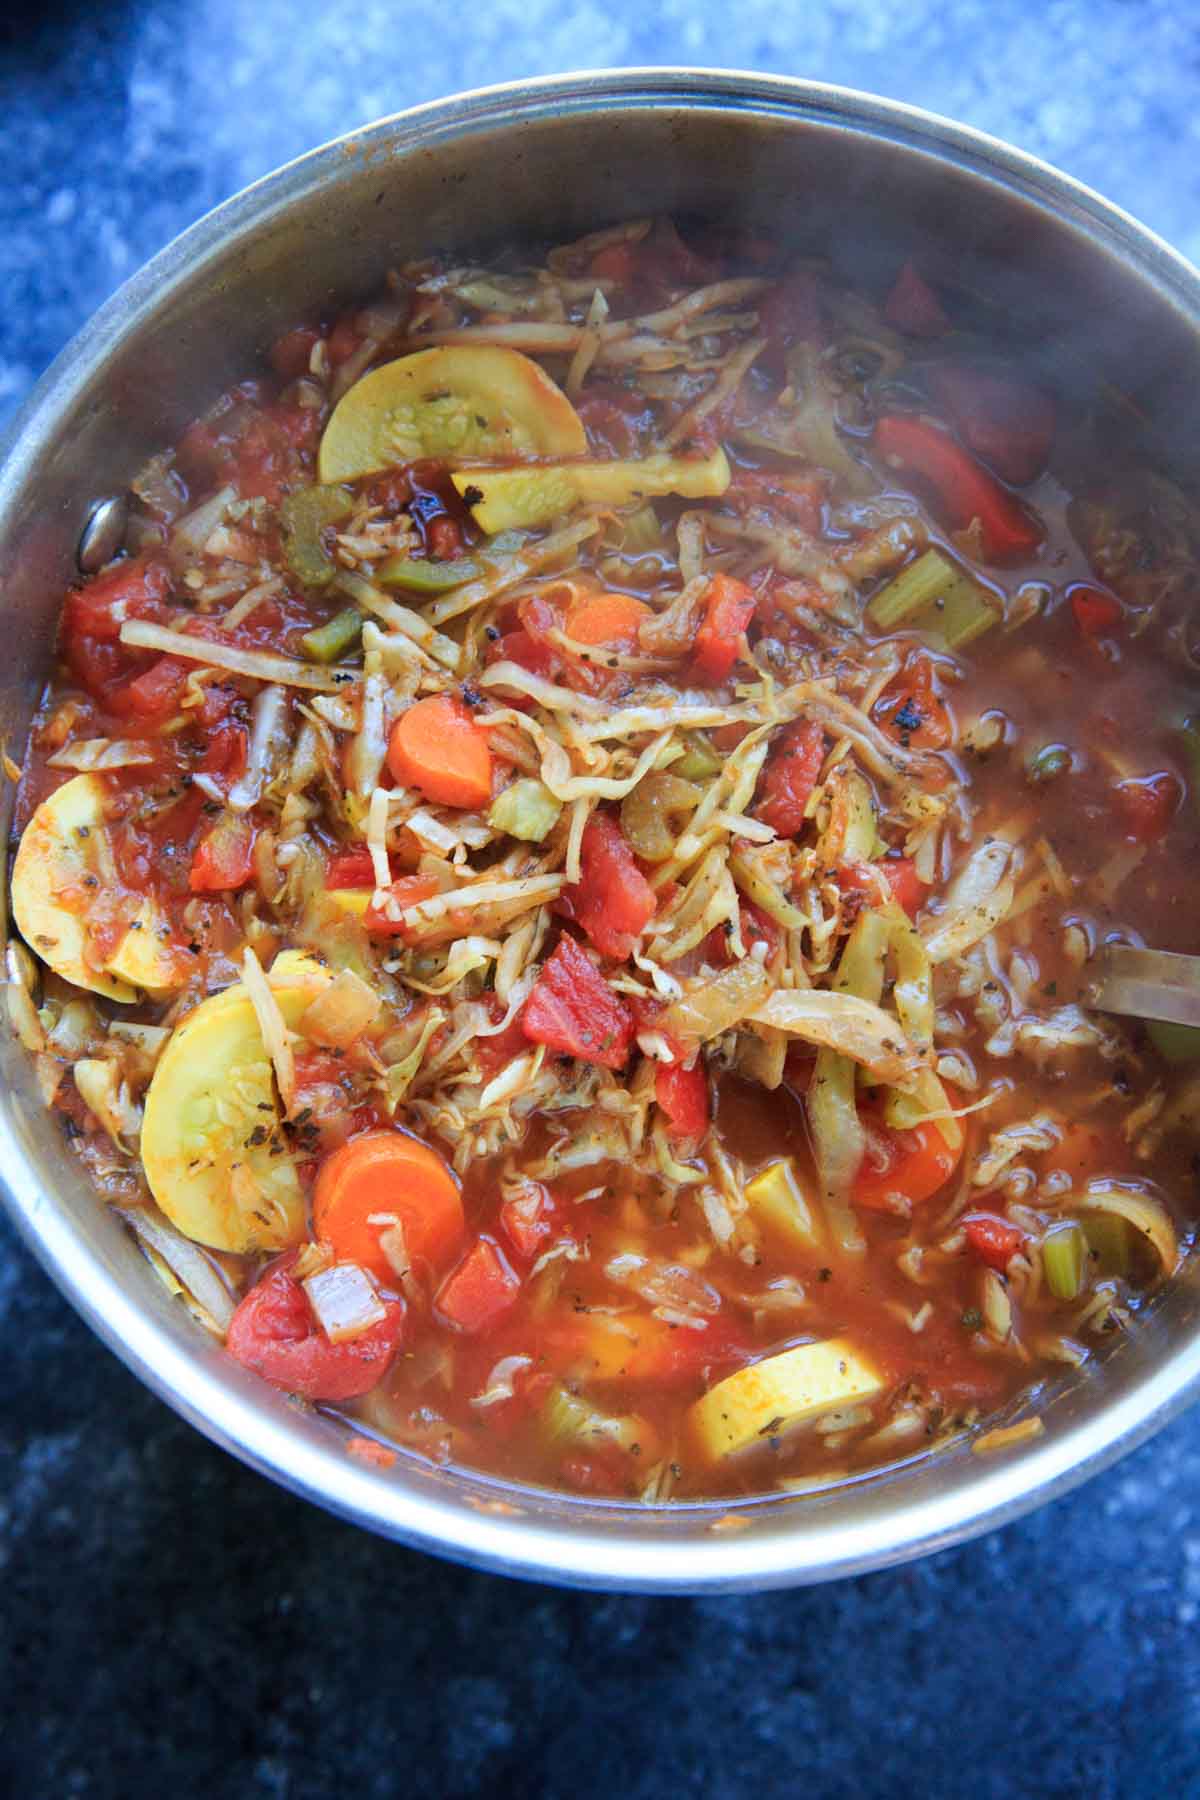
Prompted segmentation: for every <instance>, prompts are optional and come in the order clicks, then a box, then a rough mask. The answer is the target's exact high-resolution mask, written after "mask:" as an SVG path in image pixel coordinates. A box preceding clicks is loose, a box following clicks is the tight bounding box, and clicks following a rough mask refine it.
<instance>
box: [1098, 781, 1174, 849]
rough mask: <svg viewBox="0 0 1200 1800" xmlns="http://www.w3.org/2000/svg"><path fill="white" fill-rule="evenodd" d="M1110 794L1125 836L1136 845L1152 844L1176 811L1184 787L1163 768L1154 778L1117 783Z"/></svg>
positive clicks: (1163, 833)
mask: <svg viewBox="0 0 1200 1800" xmlns="http://www.w3.org/2000/svg"><path fill="white" fill-rule="evenodd" d="M1113 795H1114V799H1115V801H1116V808H1117V814H1118V817H1119V818H1120V819H1121V821H1122V823H1123V824H1124V826H1125V830H1126V833H1127V835H1128V836H1129V837H1131V838H1133V839H1135V840H1136V842H1137V843H1139V844H1153V843H1156V842H1157V841H1158V839H1159V838H1161V837H1163V836H1164V835H1165V833H1166V830H1167V827H1168V826H1169V825H1170V823H1171V820H1172V819H1173V818H1174V816H1175V814H1176V812H1177V811H1178V810H1179V805H1180V802H1181V801H1182V799H1183V788H1182V785H1181V784H1180V782H1179V780H1178V778H1177V777H1176V776H1174V775H1170V774H1168V773H1167V771H1166V770H1165V769H1164V770H1160V772H1159V773H1158V774H1157V775H1142V776H1136V777H1134V778H1132V779H1130V780H1129V781H1118V783H1117V785H1116V787H1115V788H1114V789H1113Z"/></svg>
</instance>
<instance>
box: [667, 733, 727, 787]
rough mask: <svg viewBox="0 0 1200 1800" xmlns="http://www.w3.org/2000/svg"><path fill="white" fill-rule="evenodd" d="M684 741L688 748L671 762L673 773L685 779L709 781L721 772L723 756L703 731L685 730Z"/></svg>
mask: <svg viewBox="0 0 1200 1800" xmlns="http://www.w3.org/2000/svg"><path fill="white" fill-rule="evenodd" d="M683 741H684V744H685V745H686V746H687V748H686V749H685V750H684V753H683V755H682V756H680V757H677V758H676V760H675V761H674V762H673V763H672V764H671V773H672V774H673V775H682V776H683V778H684V780H685V781H708V780H709V779H710V778H711V777H712V776H713V775H719V774H720V773H721V768H722V763H721V757H720V755H719V754H718V752H717V751H716V750H714V749H713V747H712V745H711V744H710V743H709V741H708V739H707V738H706V737H705V735H704V733H703V732H702V731H685V732H684V734H683Z"/></svg>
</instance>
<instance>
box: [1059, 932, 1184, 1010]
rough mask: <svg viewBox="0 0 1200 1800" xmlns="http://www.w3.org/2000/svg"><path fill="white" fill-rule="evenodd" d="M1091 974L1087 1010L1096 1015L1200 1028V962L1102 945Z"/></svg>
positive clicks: (1171, 954)
mask: <svg viewBox="0 0 1200 1800" xmlns="http://www.w3.org/2000/svg"><path fill="white" fill-rule="evenodd" d="M1090 973H1091V982H1090V985H1089V988H1088V991H1087V1004H1088V1005H1089V1006H1094V1007H1095V1008H1096V1009H1097V1010H1098V1011H1100V1012H1110V1013H1127V1014H1129V1015H1130V1016H1131V1017H1133V1018H1137V1019H1160V1020H1162V1021H1164V1022H1165V1023H1168V1024H1172V1025H1197V1026H1200V956H1180V955H1177V954H1176V952H1175V951H1173V950H1141V949H1138V948H1136V947H1135V946H1134V945H1132V944H1105V945H1104V947H1103V949H1101V950H1100V951H1099V952H1098V954H1097V955H1096V957H1095V958H1094V959H1093V961H1092V964H1091V969H1090Z"/></svg>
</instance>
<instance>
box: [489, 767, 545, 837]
mask: <svg viewBox="0 0 1200 1800" xmlns="http://www.w3.org/2000/svg"><path fill="white" fill-rule="evenodd" d="M561 812H562V802H561V801H560V800H556V799H555V798H554V795H553V794H552V793H551V792H550V789H549V788H548V787H546V786H545V785H544V784H543V783H542V782H540V781H539V780H538V779H537V777H536V776H534V775H523V776H521V778H520V779H519V780H518V781H514V782H513V784H512V786H511V787H506V788H505V789H504V792H503V793H502V794H498V795H497V796H496V798H495V799H494V800H493V801H492V809H491V811H490V812H489V813H488V824H489V825H490V826H491V828H492V830H493V831H504V832H507V833H508V835H509V837H515V838H520V839H521V840H522V842H523V843H526V844H540V843H541V841H542V839H543V838H544V837H545V836H546V835H547V833H548V832H550V831H551V830H552V829H553V827H554V826H555V825H556V824H557V822H558V817H559V814H560V813H561Z"/></svg>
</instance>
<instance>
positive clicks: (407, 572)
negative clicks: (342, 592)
mask: <svg viewBox="0 0 1200 1800" xmlns="http://www.w3.org/2000/svg"><path fill="white" fill-rule="evenodd" d="M482 574H483V569H482V568H481V566H480V565H479V563H477V562H471V561H470V560H469V559H468V558H466V557H464V558H463V559H462V560H461V561H460V562H431V561H430V560H429V559H428V558H427V557H423V556H389V557H388V559H387V561H386V562H383V563H380V565H379V567H378V568H377V569H376V570H375V571H374V579H375V581H377V582H378V584H379V586H380V587H385V588H404V589H405V590H406V591H407V592H408V593H410V594H444V593H446V592H448V590H449V589H450V588H456V587H463V586H465V585H466V583H467V582H468V581H478V579H479V577H480V576H481V575H482Z"/></svg>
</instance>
